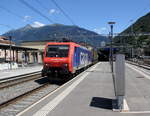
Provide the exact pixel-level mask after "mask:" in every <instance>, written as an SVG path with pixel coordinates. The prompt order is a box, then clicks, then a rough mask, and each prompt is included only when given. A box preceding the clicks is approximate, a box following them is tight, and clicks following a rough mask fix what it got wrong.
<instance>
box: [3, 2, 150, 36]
mask: <svg viewBox="0 0 150 116" xmlns="http://www.w3.org/2000/svg"><path fill="white" fill-rule="evenodd" d="M24 1H26V2H28V4H30V5H32V6H33V7H34V8H36V9H37V10H39V11H40V12H42V14H44V15H45V16H47V17H49V19H51V20H52V21H53V22H54V23H61V24H66V25H72V23H71V22H70V21H69V20H68V19H67V18H66V17H65V16H64V15H63V14H62V12H61V11H60V10H59V9H58V8H57V7H56V6H55V5H54V4H53V3H52V1H51V0H38V1H40V3H41V4H39V3H38V2H37V0H24ZM55 1H56V2H57V3H58V4H59V6H60V7H61V8H62V9H63V10H64V11H65V12H66V13H67V14H68V15H69V16H70V17H71V19H72V20H73V21H74V22H75V24H76V25H78V26H80V27H83V28H86V29H89V30H91V31H96V32H98V33H100V34H108V32H109V25H108V24H107V22H109V21H115V22H116V24H115V25H114V32H115V33H119V32H121V31H123V30H124V29H126V28H127V27H128V26H129V25H131V24H132V23H134V22H135V21H136V20H137V19H138V18H139V17H141V16H143V15H145V14H147V13H148V12H150V0H55ZM2 7H5V9H9V10H10V12H11V13H9V12H7V11H6V10H4V8H2ZM13 14H15V15H13ZM0 15H1V18H0V34H3V33H4V32H7V31H8V30H10V29H17V28H20V27H23V26H25V25H26V24H32V26H34V27H39V26H43V25H46V24H52V23H51V22H49V21H48V20H46V19H45V18H43V17H41V16H40V15H39V14H37V13H35V12H34V11H32V10H31V9H29V8H28V7H27V6H25V5H24V4H22V3H21V2H19V0H1V2H0ZM16 15H17V16H16ZM131 20H132V21H131ZM4 25H5V26H4Z"/></svg>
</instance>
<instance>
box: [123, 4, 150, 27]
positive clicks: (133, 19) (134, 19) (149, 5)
mask: <svg viewBox="0 0 150 116" xmlns="http://www.w3.org/2000/svg"><path fill="white" fill-rule="evenodd" d="M148 7H150V3H149V4H147V5H146V7H144V8H143V9H141V10H140V11H139V12H137V14H136V15H135V16H134V17H133V18H131V19H130V20H129V21H128V22H127V24H126V25H125V27H127V26H128V25H129V23H132V24H131V25H133V23H134V22H135V21H136V18H137V17H138V16H139V14H141V13H142V12H143V11H145V10H146V9H147V8H148ZM149 12H150V11H149Z"/></svg>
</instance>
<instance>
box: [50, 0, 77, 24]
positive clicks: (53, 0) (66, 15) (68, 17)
mask: <svg viewBox="0 0 150 116" xmlns="http://www.w3.org/2000/svg"><path fill="white" fill-rule="evenodd" d="M51 1H52V2H53V3H54V4H55V6H56V7H57V8H58V9H59V10H60V11H61V12H62V13H63V15H64V16H65V17H66V18H67V19H68V20H69V21H70V22H71V23H72V24H73V25H76V24H75V22H74V21H73V20H72V19H71V17H70V16H69V15H68V14H67V13H66V12H65V11H64V10H63V9H62V8H61V7H60V6H59V4H58V3H57V2H56V1H55V0H51Z"/></svg>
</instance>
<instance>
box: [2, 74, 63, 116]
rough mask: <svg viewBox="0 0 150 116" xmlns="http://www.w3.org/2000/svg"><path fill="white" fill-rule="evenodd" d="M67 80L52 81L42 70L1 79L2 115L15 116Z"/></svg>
mask: <svg viewBox="0 0 150 116" xmlns="http://www.w3.org/2000/svg"><path fill="white" fill-rule="evenodd" d="M64 83H65V82H55V83H52V84H51V83H50V82H49V80H48V78H46V77H41V73H40V72H36V73H32V74H28V75H21V76H17V77H13V78H7V79H3V80H0V116H15V115H17V114H18V113H19V112H21V111H22V110H24V109H26V108H27V107H29V106H30V105H32V104H33V103H35V102H37V101H38V100H40V99H41V98H43V97H44V96H46V95H47V94H49V93H50V92H52V91H54V90H55V89H57V88H58V87H60V86H61V85H62V84H64Z"/></svg>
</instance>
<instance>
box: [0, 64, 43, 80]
mask: <svg viewBox="0 0 150 116" xmlns="http://www.w3.org/2000/svg"><path fill="white" fill-rule="evenodd" d="M41 70H42V65H35V66H28V67H22V68H17V69H11V70H10V69H9V70H1V71H0V80H2V79H6V78H11V77H14V76H19V75H24V74H29V73H34V72H37V71H41Z"/></svg>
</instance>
